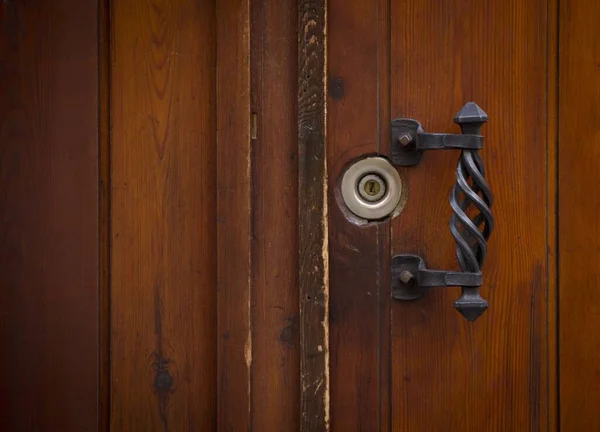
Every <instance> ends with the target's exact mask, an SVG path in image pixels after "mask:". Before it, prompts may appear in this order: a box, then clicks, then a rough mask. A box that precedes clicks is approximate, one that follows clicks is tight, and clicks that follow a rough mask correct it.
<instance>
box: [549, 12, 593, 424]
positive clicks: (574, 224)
mask: <svg viewBox="0 0 600 432" xmlns="http://www.w3.org/2000/svg"><path fill="white" fill-rule="evenodd" d="M599 14H600V3H598V2H595V1H592V0H573V1H568V2H567V1H561V2H560V9H559V77H560V80H559V83H560V84H559V90H558V92H559V97H558V101H559V114H558V124H559V133H558V134H559V145H558V148H559V151H558V153H559V167H558V178H559V183H558V191H559V195H558V204H559V205H558V212H559V215H558V225H559V228H558V229H559V259H560V261H559V262H560V265H559V367H560V369H559V379H560V382H559V385H560V387H559V388H560V428H561V430H565V431H569V430H572V431H576V430H589V431H592V430H600V417H599V416H598V399H599V398H600V380H599V378H600V372H599V368H598V365H599V364H600V332H599V331H598V329H599V328H600V267H599V266H598V251H599V250H600V221H599V219H598V214H599V213H600V194H599V193H598V191H597V187H596V185H597V183H598V181H599V180H600V146H599V145H598V140H599V138H600V107H599V105H598V101H599V100H600V73H599V62H598V58H599V57H600V45H599V44H598V39H599V38H600V27H599V26H598V21H597V19H596V17H598V15H599Z"/></svg>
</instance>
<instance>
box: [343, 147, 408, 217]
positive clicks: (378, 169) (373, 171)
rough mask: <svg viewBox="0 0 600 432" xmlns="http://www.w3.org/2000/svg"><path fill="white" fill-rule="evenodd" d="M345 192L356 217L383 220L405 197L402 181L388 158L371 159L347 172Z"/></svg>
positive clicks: (344, 183)
mask: <svg viewBox="0 0 600 432" xmlns="http://www.w3.org/2000/svg"><path fill="white" fill-rule="evenodd" d="M341 191H342V199H343V201H344V203H345V204H346V206H347V207H348V209H349V210H350V211H351V212H352V213H354V214H355V215H356V216H358V217H360V218H363V219H366V220H380V219H384V218H386V217H388V216H389V215H391V214H392V213H393V212H394V210H396V208H397V207H398V205H399V203H400V199H401V197H402V180H401V179H400V175H399V174H398V171H396V168H394V166H393V165H392V164H391V163H390V162H389V161H388V160H387V159H384V158H382V157H368V158H365V159H361V160H359V161H357V162H355V163H354V164H352V165H351V166H350V167H349V168H348V169H347V170H346V172H345V173H344V176H343V177H342V188H341Z"/></svg>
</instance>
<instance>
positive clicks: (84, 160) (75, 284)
mask: <svg viewBox="0 0 600 432" xmlns="http://www.w3.org/2000/svg"><path fill="white" fill-rule="evenodd" d="M97 6H98V5H97V1H96V0H56V1H38V2H23V1H4V2H2V3H1V4H0V59H1V61H0V95H1V96H0V154H1V157H2V169H1V170H0V217H1V219H2V225H1V228H0V274H1V275H2V282H1V285H2V287H1V289H0V344H1V347H2V348H1V349H0V370H1V372H0V383H1V384H0V404H1V405H2V409H1V410H0V429H1V430H5V431H21V430H23V431H25V430H26V431H42V430H43V431H45V430H48V431H50V430H52V431H55V430H56V431H81V430H86V431H94V430H97V428H98V415H99V412H98V355H99V354H98V334H99V329H98V322H99V321H98V310H99V305H98V299H99V297H98V296H99V287H98V272H99V269H98V259H99V257H98V250H99V245H98V230H99V227H98V32H97V23H98V7H97ZM74 17H76V19H74Z"/></svg>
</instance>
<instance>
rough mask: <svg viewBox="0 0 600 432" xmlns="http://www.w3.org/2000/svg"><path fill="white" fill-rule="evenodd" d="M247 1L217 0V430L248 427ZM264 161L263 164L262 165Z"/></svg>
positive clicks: (248, 182) (249, 307)
mask: <svg viewBox="0 0 600 432" xmlns="http://www.w3.org/2000/svg"><path fill="white" fill-rule="evenodd" d="M250 120H251V116H250V4H249V0H219V1H217V191H218V193H217V195H218V199H217V203H218V205H217V218H218V219H217V220H218V222H217V225H218V227H217V236H218V247H217V266H218V271H217V273H218V281H219V284H218V353H219V354H218V355H219V359H218V373H217V377H218V383H217V388H218V394H217V400H218V419H219V421H218V430H221V431H245V430H249V429H250V428H251V368H252V351H253V350H252V326H251V321H250V320H251V317H250V309H251V298H252V297H251V282H252V274H251V266H252V259H251V244H250V240H251V234H252V232H251V227H252V220H251V211H252V209H251V192H252V185H251V172H252V163H251V162H252V160H251V157H252V154H251V145H250ZM261 163H262V162H261Z"/></svg>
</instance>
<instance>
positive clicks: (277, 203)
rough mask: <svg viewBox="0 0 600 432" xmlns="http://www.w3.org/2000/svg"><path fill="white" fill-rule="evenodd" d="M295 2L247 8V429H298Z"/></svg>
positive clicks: (274, 1) (277, 1)
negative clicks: (250, 127)
mask: <svg viewBox="0 0 600 432" xmlns="http://www.w3.org/2000/svg"><path fill="white" fill-rule="evenodd" d="M297 24H298V10H297V4H296V2H289V1H288V2H282V1H280V0H267V1H257V2H253V3H252V25H251V33H250V34H251V37H250V38H251V42H252V48H251V49H252V51H251V87H252V91H251V110H252V113H253V115H254V116H255V118H256V122H255V129H256V130H255V133H254V134H253V135H252V136H253V138H254V139H253V140H252V148H253V150H252V185H253V186H252V209H253V211H252V213H253V216H252V224H253V226H252V233H253V235H252V342H253V349H252V365H253V366H252V383H251V387H252V400H251V403H252V429H253V430H256V431H284V430H285V431H294V430H298V428H299V427H300V418H299V416H300V410H299V409H298V407H299V404H300V373H299V372H300V367H299V361H300V350H299V326H298V324H299V323H298V320H299V315H298V212H297V210H296V209H297V208H298V149H297V145H298V144H297V120H298V117H297V109H296V106H297V85H298V75H297V66H298V65H297V54H296V53H297Z"/></svg>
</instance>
